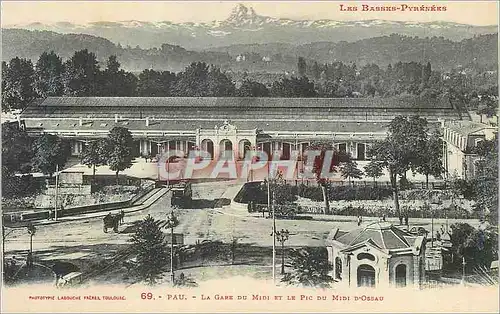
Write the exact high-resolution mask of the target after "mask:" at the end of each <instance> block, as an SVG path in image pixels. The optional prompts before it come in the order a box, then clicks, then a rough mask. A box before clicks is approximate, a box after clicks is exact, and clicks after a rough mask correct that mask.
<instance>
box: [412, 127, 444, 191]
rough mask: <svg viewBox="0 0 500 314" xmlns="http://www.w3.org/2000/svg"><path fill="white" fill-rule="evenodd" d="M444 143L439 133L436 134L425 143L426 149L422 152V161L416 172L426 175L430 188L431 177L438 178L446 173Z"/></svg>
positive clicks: (427, 185)
mask: <svg viewBox="0 0 500 314" xmlns="http://www.w3.org/2000/svg"><path fill="white" fill-rule="evenodd" d="M442 160H443V142H442V141H441V138H440V136H439V134H438V133H434V134H432V135H431V136H429V138H428V139H427V141H426V142H425V145H424V149H423V150H422V151H421V152H420V161H419V163H418V165H417V166H416V171H417V172H418V173H421V174H423V175H425V184H426V187H427V188H429V175H432V176H434V177H436V178H438V177H440V176H441V174H442V173H443V172H444V168H443V162H442Z"/></svg>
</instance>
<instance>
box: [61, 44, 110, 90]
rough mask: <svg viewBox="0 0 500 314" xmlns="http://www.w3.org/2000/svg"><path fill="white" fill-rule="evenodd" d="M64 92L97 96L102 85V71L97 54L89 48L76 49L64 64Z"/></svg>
mask: <svg viewBox="0 0 500 314" xmlns="http://www.w3.org/2000/svg"><path fill="white" fill-rule="evenodd" d="M64 68H65V69H64V75H63V81H64V92H65V95H67V96H77V97H81V96H96V95H98V92H99V90H100V88H102V86H101V83H102V81H101V79H102V77H101V71H100V69H99V65H98V62H97V58H96V55H95V54H94V53H93V52H89V51H88V50H87V49H83V50H80V51H76V52H75V53H74V54H73V56H72V57H71V58H70V59H69V60H68V61H66V63H65V65H64Z"/></svg>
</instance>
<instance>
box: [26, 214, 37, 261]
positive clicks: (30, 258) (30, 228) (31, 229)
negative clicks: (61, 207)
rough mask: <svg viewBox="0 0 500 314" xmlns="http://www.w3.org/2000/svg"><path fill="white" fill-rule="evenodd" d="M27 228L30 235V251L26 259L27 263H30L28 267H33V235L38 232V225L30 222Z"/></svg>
mask: <svg viewBox="0 0 500 314" xmlns="http://www.w3.org/2000/svg"><path fill="white" fill-rule="evenodd" d="M27 229H28V233H29V235H30V250H29V252H28V257H27V259H26V264H27V265H28V267H31V266H33V236H34V235H35V233H36V227H35V226H34V225H33V224H32V223H30V224H29V225H28V226H27Z"/></svg>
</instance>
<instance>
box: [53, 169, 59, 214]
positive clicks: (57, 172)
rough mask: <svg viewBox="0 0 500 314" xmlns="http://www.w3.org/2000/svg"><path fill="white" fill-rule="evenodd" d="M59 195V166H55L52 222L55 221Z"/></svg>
mask: <svg viewBox="0 0 500 314" xmlns="http://www.w3.org/2000/svg"><path fill="white" fill-rule="evenodd" d="M58 194H59V165H58V164H56V199H55V201H54V221H57V198H58Z"/></svg>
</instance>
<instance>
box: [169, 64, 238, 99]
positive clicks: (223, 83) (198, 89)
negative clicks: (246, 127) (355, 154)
mask: <svg viewBox="0 0 500 314" xmlns="http://www.w3.org/2000/svg"><path fill="white" fill-rule="evenodd" d="M235 91H236V89H235V86H234V84H233V83H232V82H231V80H230V79H229V78H228V77H227V76H226V74H224V73H222V72H221V71H220V69H219V68H216V67H214V66H208V65H207V64H206V63H205V62H193V63H191V65H189V66H188V67H186V69H185V70H184V71H183V72H181V73H179V74H178V75H177V81H176V82H175V84H174V85H173V87H172V92H173V94H174V95H175V96H181V97H223V96H226V97H227V96H233V95H234V94H235Z"/></svg>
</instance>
